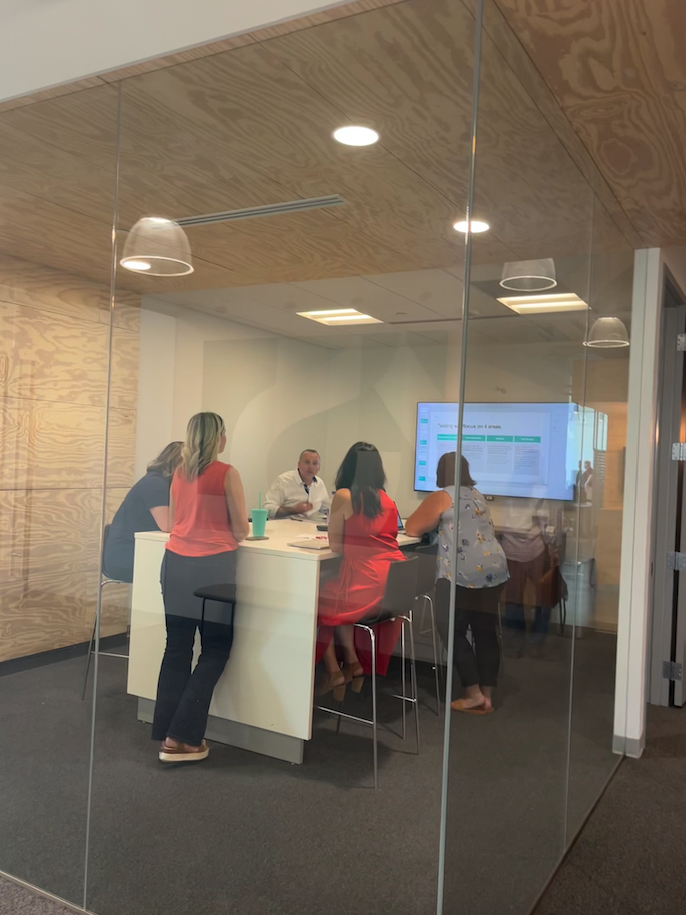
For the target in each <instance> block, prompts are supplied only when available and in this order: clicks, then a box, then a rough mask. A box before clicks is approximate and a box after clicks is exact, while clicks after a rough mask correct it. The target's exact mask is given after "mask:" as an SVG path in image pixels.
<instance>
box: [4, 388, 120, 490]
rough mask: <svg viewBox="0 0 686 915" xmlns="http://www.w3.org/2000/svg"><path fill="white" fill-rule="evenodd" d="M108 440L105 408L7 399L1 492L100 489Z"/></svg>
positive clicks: (5, 403)
mask: <svg viewBox="0 0 686 915" xmlns="http://www.w3.org/2000/svg"><path fill="white" fill-rule="evenodd" d="M104 436H105V408H104V406H103V407H94V406H86V405H83V404H72V403H50V402H48V401H41V400H24V399H19V398H12V397H4V398H3V399H2V402H1V403H0V489H76V488H79V487H81V488H88V489H96V488H98V487H99V486H100V485H101V482H102V473H103V443H104Z"/></svg>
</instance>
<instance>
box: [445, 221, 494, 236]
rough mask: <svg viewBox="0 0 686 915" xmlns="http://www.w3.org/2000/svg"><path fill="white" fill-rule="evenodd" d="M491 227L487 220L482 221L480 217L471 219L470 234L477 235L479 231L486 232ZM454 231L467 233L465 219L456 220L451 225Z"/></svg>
mask: <svg viewBox="0 0 686 915" xmlns="http://www.w3.org/2000/svg"><path fill="white" fill-rule="evenodd" d="M490 228H491V227H490V226H489V224H488V223H487V222H484V221H483V220H482V219H472V235H478V233H479V232H488V230H489V229H490ZM453 229H455V231H456V232H462V233H463V234H465V235H466V234H467V220H466V219H461V220H460V221H459V222H456V223H455V225H454V226H453Z"/></svg>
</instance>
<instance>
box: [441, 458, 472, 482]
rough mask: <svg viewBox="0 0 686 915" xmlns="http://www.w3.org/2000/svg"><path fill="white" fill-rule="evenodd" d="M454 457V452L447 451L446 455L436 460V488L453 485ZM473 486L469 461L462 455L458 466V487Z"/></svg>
mask: <svg viewBox="0 0 686 915" xmlns="http://www.w3.org/2000/svg"><path fill="white" fill-rule="evenodd" d="M456 457H457V453H456V452H455V451H449V452H448V453H447V454H442V455H441V456H440V458H439V459H438V466H437V467H436V486H438V488H439V489H444V488H445V487H446V486H453V485H454V483H455V458H456ZM474 485H475V481H474V480H473V479H472V475H471V473H470V472H469V461H468V460H467V458H466V457H464V455H463V456H462V462H461V464H460V486H474Z"/></svg>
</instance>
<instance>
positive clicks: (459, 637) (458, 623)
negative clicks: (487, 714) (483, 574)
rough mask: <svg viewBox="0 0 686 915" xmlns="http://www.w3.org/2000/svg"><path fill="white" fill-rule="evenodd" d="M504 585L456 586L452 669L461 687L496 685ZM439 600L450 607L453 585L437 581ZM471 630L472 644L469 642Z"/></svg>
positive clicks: (446, 581)
mask: <svg viewBox="0 0 686 915" xmlns="http://www.w3.org/2000/svg"><path fill="white" fill-rule="evenodd" d="M504 587H505V586H504V585H498V586H496V587H495V588H462V587H460V586H459V585H458V586H457V587H456V589H455V591H456V597H455V637H454V641H453V667H454V668H455V672H456V673H457V675H458V677H459V678H460V681H461V683H462V686H463V687H464V688H465V689H466V688H467V687H469V686H491V687H493V686H497V685H498V670H499V668H500V643H499V642H498V628H497V627H498V603H499V601H500V598H501V595H502V593H503V589H504ZM436 599H437V602H438V603H442V604H443V605H444V606H446V607H447V606H449V604H450V582H449V581H448V580H447V579H439V580H438V581H437V582H436ZM468 629H471V630H472V641H473V643H474V644H473V645H470V644H469V641H468V639H467V630H468Z"/></svg>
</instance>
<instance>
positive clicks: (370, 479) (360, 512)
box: [317, 442, 405, 701]
mask: <svg viewBox="0 0 686 915" xmlns="http://www.w3.org/2000/svg"><path fill="white" fill-rule="evenodd" d="M385 484H386V474H385V473H384V469H383V463H382V461H381V455H380V454H379V452H378V451H377V449H376V448H375V447H374V445H370V444H369V443H368V442H357V443H356V444H354V445H353V446H352V448H350V450H349V451H348V453H347V454H346V456H345V458H344V459H343V463H342V464H341V466H340V469H339V471H338V475H337V477H336V495H335V496H334V500H333V503H332V505H331V515H330V518H329V543H330V544H331V549H332V550H333V551H334V552H336V553H342V554H343V562H342V564H341V568H340V571H339V573H338V577H337V578H335V579H333V580H332V581H329V582H327V583H326V584H325V585H324V587H323V588H322V590H321V592H320V595H319V639H318V642H319V645H318V648H319V651H318V655H319V656H320V657H322V656H323V658H324V665H325V667H326V675H325V677H324V680H323V682H322V683H321V685H320V687H319V689H318V691H317V692H318V694H319V695H321V694H323V693H326V692H330V691H331V690H333V693H334V699H335V700H337V701H341V700H342V699H343V696H344V694H345V686H346V683H348V682H350V681H352V688H353V690H355V691H359V689H360V688H361V686H362V679H363V676H364V673H365V670H366V669H367V667H368V664H367V663H366V662H367V661H368V658H369V652H368V649H366V646H365V649H366V650H364V651H361V652H359V653H360V654H362V662H361V661H360V658H359V656H358V650H357V648H356V645H355V630H354V629H353V624H354V623H357V622H359V621H360V620H362V619H365V618H366V617H370V616H374V614H375V613H376V612H377V611H378V609H379V604H380V602H381V599H382V597H383V594H384V590H385V588H386V579H387V578H388V570H389V568H390V564H391V563H392V562H397V561H398V560H402V559H404V558H405V557H404V556H403V554H402V553H401V552H400V548H399V546H398V509H397V508H396V505H395V502H394V501H393V500H392V499H391V498H390V496H388V495H387V494H386V491H385V490H384V486H385ZM400 625H401V624H400V622H398V621H393V622H390V621H389V622H385V623H380V624H379V625H378V626H376V627H375V631H376V636H377V655H378V660H377V669H378V671H379V673H381V674H385V673H386V669H387V667H388V661H389V658H390V656H391V654H392V653H393V649H394V647H395V645H396V643H397V641H398V636H399V634H400ZM334 629H335V631H336V635H337V640H338V642H339V643H340V646H341V649H342V652H343V661H344V665H343V669H342V670H341V668H340V666H339V663H338V657H337V654H336V647H335V645H334V637H333V636H334ZM363 662H365V663H363Z"/></svg>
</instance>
